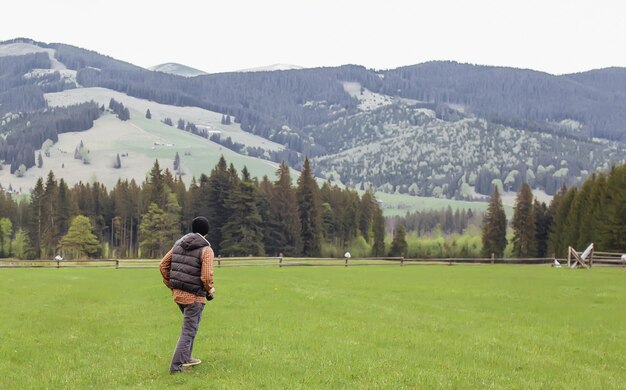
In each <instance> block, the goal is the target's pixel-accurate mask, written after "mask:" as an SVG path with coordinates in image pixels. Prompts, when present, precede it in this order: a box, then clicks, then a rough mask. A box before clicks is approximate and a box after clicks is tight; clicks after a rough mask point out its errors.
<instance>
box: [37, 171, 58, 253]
mask: <svg viewBox="0 0 626 390" xmlns="http://www.w3.org/2000/svg"><path fill="white" fill-rule="evenodd" d="M58 192H59V187H58V184H57V181H56V178H55V177H54V173H52V171H50V172H49V173H48V178H47V180H46V186H45V189H44V192H43V197H42V208H41V256H43V257H46V258H51V257H54V254H55V252H56V247H57V244H58V242H59V240H60V239H61V235H60V232H59V205H58V200H59V199H58Z"/></svg>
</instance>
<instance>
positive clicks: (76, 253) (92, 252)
mask: <svg viewBox="0 0 626 390" xmlns="http://www.w3.org/2000/svg"><path fill="white" fill-rule="evenodd" d="M61 249H62V251H63V254H64V256H65V257H69V258H79V257H83V256H89V257H94V256H97V255H98V254H99V252H100V242H99V241H98V238H97V237H96V236H95V234H93V227H92V225H91V222H90V221H89V218H87V217H85V216H84V215H77V216H76V217H74V218H73V219H72V223H71V224H70V228H69V230H68V232H67V234H66V235H65V236H64V237H63V238H62V239H61Z"/></svg>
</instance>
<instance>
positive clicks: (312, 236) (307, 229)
mask: <svg viewBox="0 0 626 390" xmlns="http://www.w3.org/2000/svg"><path fill="white" fill-rule="evenodd" d="M318 192H319V188H318V187H317V183H316V182H315V178H314V177H313V173H312V172H311V165H310V163H309V159H308V158H305V159H304V165H303V168H302V172H301V173H300V177H299V178H298V189H297V191H296V199H297V201H298V213H299V216H300V226H301V227H302V228H301V232H302V233H301V234H302V254H303V255H304V256H310V257H317V256H319V255H320V254H321V250H322V230H321V218H320V204H319V194H318Z"/></svg>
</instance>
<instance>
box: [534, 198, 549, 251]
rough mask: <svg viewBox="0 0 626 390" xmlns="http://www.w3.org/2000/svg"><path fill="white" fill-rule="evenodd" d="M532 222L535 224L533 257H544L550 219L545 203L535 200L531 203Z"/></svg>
mask: <svg viewBox="0 0 626 390" xmlns="http://www.w3.org/2000/svg"><path fill="white" fill-rule="evenodd" d="M533 214H534V216H533V220H534V222H535V243H536V248H535V256H537V257H546V255H547V252H548V234H549V233H550V219H549V218H550V217H549V215H548V207H547V206H546V204H545V203H543V202H541V203H540V202H539V201H538V200H535V201H534V203H533Z"/></svg>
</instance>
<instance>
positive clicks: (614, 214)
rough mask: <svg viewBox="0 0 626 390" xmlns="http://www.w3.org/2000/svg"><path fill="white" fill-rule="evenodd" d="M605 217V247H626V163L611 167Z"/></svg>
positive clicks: (602, 231)
mask: <svg viewBox="0 0 626 390" xmlns="http://www.w3.org/2000/svg"><path fill="white" fill-rule="evenodd" d="M605 205H606V206H605V210H604V217H605V222H604V225H603V226H602V228H601V235H602V243H603V245H604V246H603V249H604V250H608V251H620V252H622V253H623V251H624V250H625V249H626V165H622V166H619V167H617V168H615V167H614V168H613V169H611V171H610V173H609V176H608V179H607V189H606V198H605Z"/></svg>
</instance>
